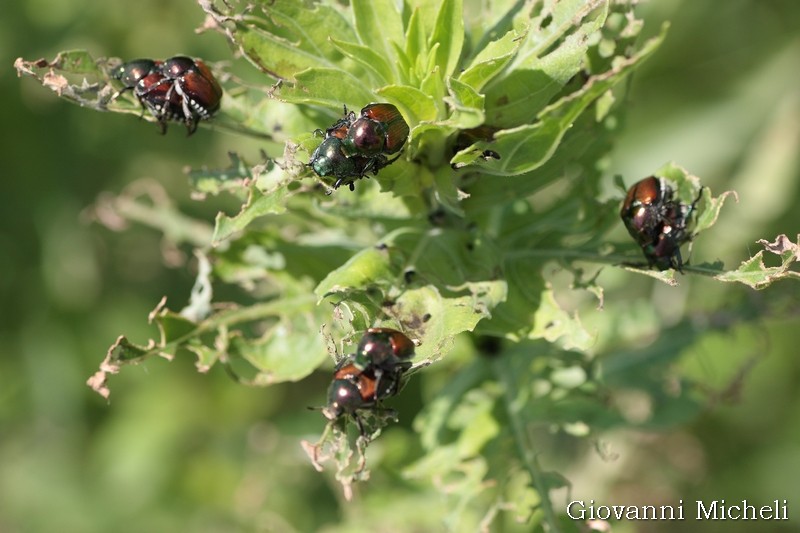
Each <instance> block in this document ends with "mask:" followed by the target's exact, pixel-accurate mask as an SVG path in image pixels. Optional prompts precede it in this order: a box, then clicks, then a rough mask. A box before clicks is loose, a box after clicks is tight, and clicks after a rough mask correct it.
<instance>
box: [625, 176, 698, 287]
mask: <svg viewBox="0 0 800 533" xmlns="http://www.w3.org/2000/svg"><path fill="white" fill-rule="evenodd" d="M702 194H703V189H702V188H701V189H700V192H699V193H698V195H697V198H695V200H694V201H693V202H692V203H691V204H684V203H682V202H681V201H680V200H679V199H677V198H676V197H675V191H674V190H673V189H672V187H671V186H670V185H669V183H668V182H667V180H665V179H664V178H659V177H655V176H650V177H648V178H645V179H643V180H641V181H639V182H637V183H635V184H634V185H633V186H632V187H631V188H630V189H628V193H627V194H626V195H625V200H624V201H623V202H622V209H620V213H619V214H620V217H621V218H622V222H623V223H624V224H625V227H626V228H627V229H628V233H630V234H631V237H633V238H634V240H636V243H637V244H638V245H639V246H640V247H641V248H642V252H643V253H644V256H645V258H646V259H647V262H648V264H649V266H651V267H653V266H654V267H656V268H657V269H658V270H667V269H670V268H674V269H675V270H677V271H678V272H681V271H682V270H681V269H682V267H683V259H682V258H681V246H682V245H684V244H685V243H687V242H689V241H691V240H692V239H693V238H694V234H692V233H691V232H690V231H689V229H688V226H689V222H690V220H691V218H692V216H693V214H694V212H695V207H696V206H697V202H699V201H700V197H701V196H702Z"/></svg>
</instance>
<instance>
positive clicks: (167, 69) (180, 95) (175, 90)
mask: <svg viewBox="0 0 800 533" xmlns="http://www.w3.org/2000/svg"><path fill="white" fill-rule="evenodd" d="M111 77H112V78H114V79H116V80H117V81H119V82H120V83H121V84H122V85H123V89H122V90H121V91H120V92H119V93H117V96H119V94H122V93H123V92H125V91H133V94H134V95H135V96H136V98H137V99H138V100H139V102H140V103H141V104H142V107H143V108H144V109H146V110H147V111H149V112H150V114H152V115H153V116H154V117H155V118H156V119H157V120H158V123H159V125H160V126H161V133H164V132H166V130H167V121H170V120H175V121H179V122H183V123H184V124H185V125H186V129H187V131H188V132H189V135H191V134H192V133H194V132H195V130H197V123H198V122H199V121H201V120H207V119H209V118H211V117H212V116H213V115H214V113H216V112H217V110H219V106H220V100H222V87H221V86H220V84H219V82H218V81H217V79H216V78H215V77H214V75H213V74H212V73H211V70H210V69H209V68H208V67H207V66H206V64H205V63H203V62H202V61H200V60H199V59H192V58H191V57H186V56H175V57H171V58H169V59H165V60H164V61H157V60H153V59H135V60H133V61H129V62H128V63H124V64H122V65H120V66H119V67H117V68H116V69H114V70H113V71H112V72H111Z"/></svg>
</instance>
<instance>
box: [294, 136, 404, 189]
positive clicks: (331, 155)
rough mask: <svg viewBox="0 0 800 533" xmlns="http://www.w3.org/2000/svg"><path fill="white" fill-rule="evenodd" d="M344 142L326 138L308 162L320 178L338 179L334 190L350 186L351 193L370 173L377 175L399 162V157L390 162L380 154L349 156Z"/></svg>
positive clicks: (333, 137) (336, 138) (335, 138)
mask: <svg viewBox="0 0 800 533" xmlns="http://www.w3.org/2000/svg"><path fill="white" fill-rule="evenodd" d="M342 142H343V141H342V139H340V138H338V137H335V136H331V137H328V138H326V139H325V140H324V141H322V143H321V144H320V145H319V146H318V147H317V149H316V150H314V152H313V153H312V154H311V159H310V160H309V161H308V164H309V166H310V167H311V168H312V169H314V172H316V173H317V175H318V176H319V177H327V176H331V177H334V178H336V181H335V182H334V184H333V188H334V189H338V188H339V187H341V186H342V185H349V186H350V190H351V191H352V190H355V181H356V180H357V179H360V178H363V177H368V176H367V174H368V173H369V172H372V174H377V173H378V171H379V170H380V169H382V168H383V167H385V166H387V165H390V164H392V163H394V162H395V161H396V160H397V157H395V158H394V159H392V160H389V159H387V158H386V156H384V155H380V154H379V155H376V156H373V157H363V156H359V155H354V156H347V155H346V154H345V152H344V149H343V144H342ZM398 157H399V156H398Z"/></svg>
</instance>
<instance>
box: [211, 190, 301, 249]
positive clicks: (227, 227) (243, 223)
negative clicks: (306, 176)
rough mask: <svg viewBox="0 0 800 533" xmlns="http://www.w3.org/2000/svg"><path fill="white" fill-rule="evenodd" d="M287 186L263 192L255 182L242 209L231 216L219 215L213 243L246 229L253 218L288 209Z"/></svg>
mask: <svg viewBox="0 0 800 533" xmlns="http://www.w3.org/2000/svg"><path fill="white" fill-rule="evenodd" d="M289 194H290V193H289V190H288V189H287V188H286V187H277V188H275V189H274V190H271V191H266V192H262V191H261V190H260V189H259V188H258V187H257V186H256V185H255V184H252V185H251V186H250V195H249V197H248V199H247V202H246V203H245V204H244V205H243V206H242V210H241V211H240V212H239V213H238V214H237V215H235V216H233V217H229V216H227V215H225V214H223V213H219V214H218V215H217V220H216V226H215V228H214V236H213V238H212V242H213V244H215V245H217V244H219V243H220V242H222V241H224V240H225V239H228V238H230V236H231V235H233V234H234V233H236V232H238V231H242V230H244V229H245V228H246V227H247V226H248V225H249V224H250V223H251V222H252V221H253V220H255V219H256V218H258V217H262V216H265V215H274V214H279V213H283V212H284V211H286V198H287V197H288V196H289Z"/></svg>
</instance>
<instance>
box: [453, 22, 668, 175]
mask: <svg viewBox="0 0 800 533" xmlns="http://www.w3.org/2000/svg"><path fill="white" fill-rule="evenodd" d="M663 38H664V33H663V32H662V33H661V35H660V36H659V37H656V38H654V39H651V40H650V41H648V42H647V43H645V45H644V47H643V48H642V50H640V51H639V52H638V53H637V54H635V55H634V56H632V57H631V58H627V59H624V60H621V61H619V62H618V64H617V65H616V66H615V68H614V69H613V70H611V71H609V72H607V73H605V74H603V75H601V76H597V77H595V78H593V79H592V80H590V81H589V83H587V84H586V85H585V86H584V87H583V88H582V89H581V90H579V91H578V92H576V93H574V94H571V95H569V96H567V97H564V98H562V99H561V100H559V101H558V102H557V103H555V104H553V105H551V106H550V107H548V108H546V109H545V110H544V111H542V113H540V115H539V121H538V122H536V123H534V124H530V125H525V126H520V127H518V128H513V129H508V130H500V131H498V132H497V133H496V134H495V136H494V138H495V140H494V142H486V141H481V142H478V143H475V144H474V145H472V146H471V147H469V148H466V149H464V150H461V151H460V152H459V153H457V154H456V155H455V156H454V157H453V159H451V161H450V162H451V164H453V165H458V166H464V165H470V164H472V165H474V166H476V167H479V168H480V169H481V171H483V172H485V173H487V174H492V175H496V176H513V175H516V174H522V173H525V172H529V171H531V170H533V169H535V168H538V167H539V166H541V165H542V164H544V163H545V162H546V161H547V160H548V159H549V158H550V156H551V155H552V154H553V152H554V151H555V149H556V148H557V147H558V145H559V143H560V142H561V139H562V137H563V136H564V133H565V132H566V131H567V130H568V129H569V128H570V127H571V126H572V124H573V123H574V122H575V121H576V120H577V119H578V117H579V116H580V115H581V114H582V113H583V112H584V111H585V110H586V108H587V107H588V106H589V105H590V104H591V103H592V102H594V101H595V100H596V99H597V98H598V97H600V96H601V95H602V94H603V93H605V92H606V91H607V90H608V89H610V88H611V87H613V86H614V85H615V84H617V83H618V82H619V81H621V80H622V79H624V78H625V76H627V75H628V74H629V73H630V72H631V71H632V70H633V69H635V68H636V67H637V66H639V65H640V64H641V62H642V61H643V60H644V59H646V58H647V57H649V56H650V54H652V53H653V52H654V51H655V50H656V48H658V46H659V45H660V44H661V42H662V40H663ZM485 150H493V151H495V152H497V153H498V154H500V156H501V159H500V160H497V159H490V160H488V161H487V160H484V159H481V158H480V154H481V153H482V152H483V151H485Z"/></svg>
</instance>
